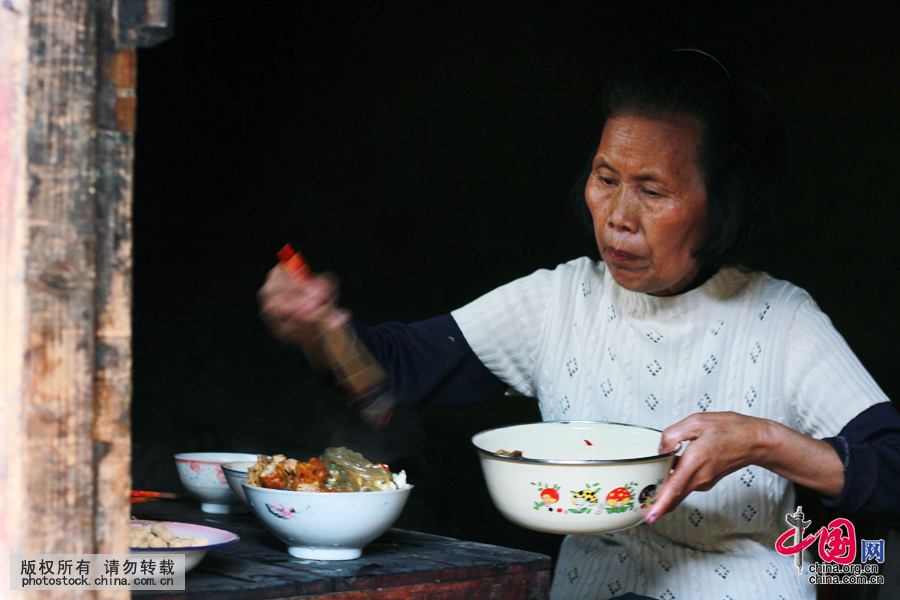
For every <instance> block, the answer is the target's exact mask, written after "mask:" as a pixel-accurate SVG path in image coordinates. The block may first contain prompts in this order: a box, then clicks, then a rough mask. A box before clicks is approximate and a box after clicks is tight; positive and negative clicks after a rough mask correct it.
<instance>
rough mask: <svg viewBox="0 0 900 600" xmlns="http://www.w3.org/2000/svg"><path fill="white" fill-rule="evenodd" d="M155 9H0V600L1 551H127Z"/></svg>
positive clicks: (96, 2) (163, 18)
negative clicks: (137, 181)
mask: <svg viewBox="0 0 900 600" xmlns="http://www.w3.org/2000/svg"><path fill="white" fill-rule="evenodd" d="M151 5H152V6H149V5H146V4H144V3H143V2H142V0H30V1H29V0H0V424H2V432H3V441H2V443H0V444H2V445H0V486H2V490H3V491H2V493H3V496H2V503H3V504H2V506H0V555H2V558H0V574H2V576H0V597H6V596H8V595H10V591H9V589H10V582H9V573H10V565H9V556H10V554H17V553H21V554H39V553H57V554H60V553H65V554H92V553H116V554H124V553H127V551H128V535H127V533H128V520H129V517H130V501H129V489H130V486H131V480H130V466H131V436H130V419H129V411H130V401H131V360H132V359H131V260H132V254H131V248H132V241H131V240H132V234H131V215H132V163H133V152H134V131H135V108H136V99H135V93H134V92H135V83H136V62H137V61H136V50H135V48H134V45H135V44H137V43H141V42H142V41H143V43H144V44H146V45H152V44H153V43H158V42H159V41H161V40H163V39H165V38H166V37H168V36H169V35H170V34H171V26H170V23H169V22H168V20H167V15H168V5H167V2H165V1H164V0H152V2H151ZM151 8H152V10H150V9H151ZM120 14H121V15H122V18H123V19H124V20H126V21H127V22H126V23H124V24H123V23H122V22H121V20H118V19H117V17H118V16H119V15H120ZM142 18H143V19H144V21H142ZM126 25H127V26H126ZM123 38H127V39H123ZM87 595H89V596H90V597H95V598H109V599H125V598H128V597H129V595H130V594H129V592H128V590H120V591H97V592H94V593H88V594H87ZM16 597H17V598H18V597H34V598H38V597H40V598H47V597H54V598H69V597H79V598H81V597H85V592H75V591H69V592H66V591H60V592H52V593H51V592H46V591H44V592H31V593H30V594H25V595H24V596H23V595H22V594H20V595H17V596H16Z"/></svg>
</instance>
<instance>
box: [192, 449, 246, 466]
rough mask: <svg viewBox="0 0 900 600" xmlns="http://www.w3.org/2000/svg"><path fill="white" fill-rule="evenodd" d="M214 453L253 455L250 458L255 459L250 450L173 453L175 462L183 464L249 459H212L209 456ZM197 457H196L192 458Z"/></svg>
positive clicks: (206, 463)
mask: <svg viewBox="0 0 900 600" xmlns="http://www.w3.org/2000/svg"><path fill="white" fill-rule="evenodd" d="M215 454H220V455H221V454H231V455H233V456H237V455H242V456H253V459H252V460H256V456H258V455H256V454H251V453H250V452H179V453H178V454H176V455H175V462H176V463H180V464H184V463H191V462H196V463H200V464H204V465H223V464H225V463H230V462H244V461H245V460H251V459H249V458H245V459H241V458H229V459H225V460H215V459H212V458H211V456H213V455H215ZM193 457H198V458H193Z"/></svg>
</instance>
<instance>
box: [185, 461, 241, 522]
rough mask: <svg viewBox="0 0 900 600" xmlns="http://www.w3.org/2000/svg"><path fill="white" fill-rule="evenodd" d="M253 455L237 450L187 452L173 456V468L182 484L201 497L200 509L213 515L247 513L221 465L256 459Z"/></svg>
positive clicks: (195, 495)
mask: <svg viewBox="0 0 900 600" xmlns="http://www.w3.org/2000/svg"><path fill="white" fill-rule="evenodd" d="M256 457H257V455H256V454H243V453H238V452H187V453H184V454H176V455H175V467H176V468H177V469H178V477H179V478H181V484H182V485H183V486H184V487H185V489H187V491H188V492H190V493H191V494H192V495H193V496H194V497H196V498H197V499H198V500H200V508H202V509H203V512H208V513H215V514H229V513H243V512H247V507H246V506H244V505H243V504H242V503H241V501H240V499H238V497H237V496H235V495H234V492H233V491H232V490H231V487H230V486H229V485H228V480H227V479H225V474H224V473H223V472H222V464H224V463H229V462H234V461H255V460H256Z"/></svg>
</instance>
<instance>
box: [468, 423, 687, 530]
mask: <svg viewBox="0 0 900 600" xmlns="http://www.w3.org/2000/svg"><path fill="white" fill-rule="evenodd" d="M661 438H662V432H661V431H659V430H657V429H652V428H649V427H642V426H637V425H629V424H623V423H606V422H600V421H542V422H538V423H525V424H519V425H510V426H506V427H498V428H495V429H490V430H487V431H482V432H481V433H478V434H476V435H475V436H473V437H472V443H473V445H474V446H475V447H476V449H477V450H478V455H479V460H480V463H481V468H482V472H483V473H484V477H485V482H486V484H487V487H488V492H489V493H490V496H491V499H492V500H493V502H494V505H495V506H496V507H497V509H498V510H499V511H500V513H501V514H502V515H503V516H504V517H506V518H507V519H509V520H510V521H512V522H514V523H516V524H518V525H520V526H522V527H526V528H528V529H534V530H537V531H544V532H549V533H560V534H578V533H606V532H609V531H616V530H620V529H626V528H628V527H632V526H634V525H637V524H639V523H641V521H643V519H644V517H645V516H646V514H647V513H648V512H649V509H650V506H652V504H653V502H654V501H655V499H656V494H657V492H658V491H659V489H660V488H661V487H662V485H663V483H664V482H665V480H666V478H667V477H668V475H669V472H670V471H671V468H672V464H673V462H674V459H675V455H676V454H677V453H678V452H679V450H680V447H677V448H675V449H674V450H673V451H671V452H667V453H663V454H661V453H659V443H660V440H661ZM500 450H503V451H507V452H510V451H516V450H518V451H521V452H522V456H521V457H511V456H506V455H504V454H501V453H499V452H498V451H500Z"/></svg>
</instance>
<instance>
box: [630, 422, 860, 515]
mask: <svg viewBox="0 0 900 600" xmlns="http://www.w3.org/2000/svg"><path fill="white" fill-rule="evenodd" d="M683 441H688V442H690V443H689V444H688V446H687V448H686V449H685V451H684V452H683V453H682V454H681V456H680V457H677V459H676V462H675V470H674V471H673V472H672V473H671V474H670V475H669V478H668V480H666V483H665V484H664V485H663V487H662V490H660V492H659V495H658V496H657V497H656V502H654V503H653V508H652V510H651V512H650V514H649V515H648V516H647V518H646V519H645V521H646V522H647V523H652V522H654V521H655V520H656V519H658V518H659V517H661V516H662V515H664V514H665V513H667V512H669V511H671V510H674V509H675V507H677V506H678V505H679V504H681V501H682V500H684V499H685V497H686V496H687V495H688V494H690V493H691V492H693V491H695V490H698V491H701V492H705V491H707V490H709V489H711V488H712V487H713V486H714V485H715V484H716V483H717V482H718V481H719V480H720V479H722V478H723V477H725V476H726V475H728V474H729V473H734V472H735V471H737V470H738V469H742V468H744V467H746V466H747V465H759V466H761V467H763V468H765V469H768V470H770V471H772V472H773V473H776V474H778V475H781V476H782V477H785V478H787V479H789V480H790V481H793V482H794V483H798V484H800V485H802V486H805V487H808V488H811V489H813V490H816V491H818V492H821V493H822V494H824V495H826V496H830V497H832V498H833V497H835V496H837V495H838V494H839V493H840V492H841V490H842V489H843V487H844V465H843V463H842V462H841V458H840V457H839V456H838V454H837V452H835V451H834V448H832V447H831V446H830V445H829V444H828V443H827V442H824V441H822V440H817V439H814V438H811V437H810V436H808V435H804V434H802V433H800V432H798V431H794V430H793V429H791V428H789V427H787V426H785V425H782V424H781V423H776V422H775V421H770V420H768V419H759V418H757V417H748V416H747V415H741V414H738V413H734V412H720V413H696V414H693V415H691V416H689V417H688V418H686V419H684V420H682V421H679V422H678V423H675V424H674V425H672V426H671V427H668V428H667V429H666V430H665V431H663V433H662V441H661V442H660V445H659V446H660V447H659V451H660V453H665V452H671V451H672V450H674V449H675V448H676V447H677V446H678V442H683Z"/></svg>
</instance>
